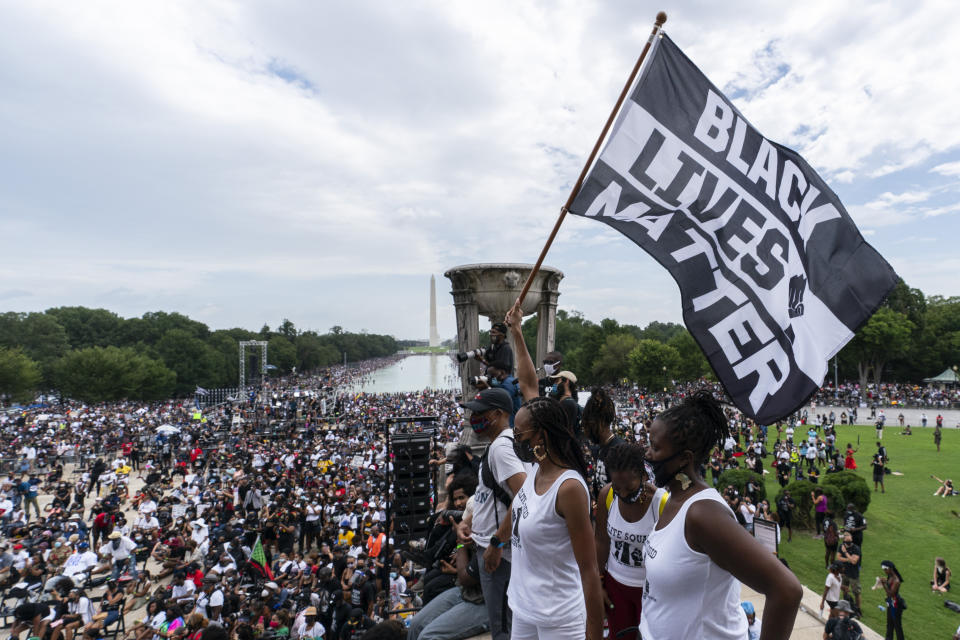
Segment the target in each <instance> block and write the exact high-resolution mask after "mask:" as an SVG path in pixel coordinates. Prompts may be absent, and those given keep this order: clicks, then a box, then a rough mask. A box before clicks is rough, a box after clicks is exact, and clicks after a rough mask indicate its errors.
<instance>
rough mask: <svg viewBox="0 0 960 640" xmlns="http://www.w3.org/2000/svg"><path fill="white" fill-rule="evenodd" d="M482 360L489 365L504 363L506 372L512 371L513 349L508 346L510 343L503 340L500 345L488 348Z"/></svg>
mask: <svg viewBox="0 0 960 640" xmlns="http://www.w3.org/2000/svg"><path fill="white" fill-rule="evenodd" d="M484 360H486V361H487V362H490V363H494V362H503V363H506V365H507V371H513V348H512V347H511V346H510V343H509V342H507V339H506V338H504V339H503V342H501V343H500V344H498V345H494V346H492V347H490V350H489V351H488V352H487V355H486V357H485V358H484Z"/></svg>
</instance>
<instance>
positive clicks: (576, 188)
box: [514, 11, 667, 307]
mask: <svg viewBox="0 0 960 640" xmlns="http://www.w3.org/2000/svg"><path fill="white" fill-rule="evenodd" d="M666 21H667V14H666V13H664V12H663V11H661V12H659V13H658V14H657V20H656V23H655V24H654V25H653V31H651V32H650V37H649V38H648V39H647V44H645V45H644V47H643V51H641V52H640V57H639V58H637V64H635V65H634V66H633V71H631V72H630V77H629V78H627V83H626V84H625V85H623V91H621V92H620V97H619V98H618V99H617V104H615V105H614V106H613V110H612V111H611V112H610V116H609V117H608V118H607V122H606V124H604V125H603V131H601V132H600V137H598V138H597V142H596V143H595V144H594V145H593V150H592V151H591V152H590V156H589V157H588V158H587V162H586V164H584V165H583V170H582V171H580V177H578V178H577V182H576V184H574V185H573V189H572V190H571V191H570V195H569V197H567V202H566V203H565V204H564V205H563V207H561V208H560V217H559V218H557V222H556V224H554V225H553V230H552V231H551V232H550V236H549V237H548V238H547V242H546V244H544V245H543V250H542V251H541V252H540V257H539V258H537V262H536V264H534V265H533V269H532V270H531V271H530V275H529V276H527V281H526V282H524V283H523V289H521V290H520V295H519V296H518V297H517V301H516V302H515V303H514V306H515V307H519V306H520V305H522V304H523V299H524V298H526V297H527V292H528V291H530V285H532V284H533V279H534V278H535V277H536V275H537V273H539V271H540V266H541V265H542V264H543V259H544V258H546V257H547V251H549V250H550V245H552V244H553V239H554V238H556V237H557V232H558V231H559V230H560V225H561V224H563V219H564V218H565V217H566V216H567V211H568V210H569V209H570V206H571V205H572V204H573V201H574V200H575V199H576V197H577V194H578V193H580V189H581V188H582V187H583V181H584V180H586V178H587V171H589V170H590V167H591V165H593V161H594V159H595V158H596V157H597V153H598V152H599V151H600V145H601V144H603V140H604V138H606V137H607V133H608V132H609V131H610V127H611V126H613V120H614V118H616V116H617V113H619V111H620V107H621V106H623V101H624V100H626V98H627V92H628V91H629V90H630V87H631V86H632V85H633V81H634V80H635V79H636V77H637V73H639V72H640V67H641V66H642V65H643V60H644V58H646V57H647V52H648V51H649V50H650V45H652V44H653V39H654V38H656V37H657V33H659V32H660V30H661V29H662V28H663V23H664V22H666Z"/></svg>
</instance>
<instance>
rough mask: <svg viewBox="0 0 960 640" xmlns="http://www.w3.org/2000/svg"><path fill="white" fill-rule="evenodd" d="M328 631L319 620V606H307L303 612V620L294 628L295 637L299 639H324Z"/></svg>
mask: <svg viewBox="0 0 960 640" xmlns="http://www.w3.org/2000/svg"><path fill="white" fill-rule="evenodd" d="M326 632H327V630H326V629H324V627H323V625H322V624H320V623H319V622H317V608H316V607H307V608H306V610H304V612H303V620H301V621H299V622H298V623H297V624H296V625H294V628H293V637H294V638H297V640H322V639H323V637H324V634H325V633H326Z"/></svg>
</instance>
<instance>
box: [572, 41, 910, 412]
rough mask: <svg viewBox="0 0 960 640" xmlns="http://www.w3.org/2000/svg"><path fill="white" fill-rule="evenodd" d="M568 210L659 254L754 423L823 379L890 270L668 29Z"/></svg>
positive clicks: (887, 285)
mask: <svg viewBox="0 0 960 640" xmlns="http://www.w3.org/2000/svg"><path fill="white" fill-rule="evenodd" d="M570 212H571V213H574V214H576V215H580V216H584V217H588V218H596V219H598V220H600V221H602V222H604V223H606V224H608V225H610V226H611V227H613V228H615V229H617V230H618V231H620V232H621V233H623V234H624V235H626V236H627V237H628V238H630V239H631V240H633V241H634V242H635V243H637V244H638V245H640V246H641V247H642V248H643V249H644V250H646V251H647V252H648V253H649V254H650V255H652V256H653V257H654V258H655V259H656V260H657V261H658V262H659V263H660V264H661V265H663V266H664V267H666V269H667V270H668V271H669V272H670V274H671V275H672V276H673V277H674V279H675V280H676V281H677V284H678V285H679V287H680V295H681V298H682V304H683V318H684V322H685V323H686V325H687V328H688V329H689V330H690V332H691V334H693V337H694V338H695V339H696V341H697V342H698V344H699V345H700V348H701V349H703V351H704V353H705V354H706V356H707V359H708V360H709V361H710V365H711V366H712V367H713V370H714V371H715V372H716V374H717V377H718V378H719V380H720V382H721V383H723V385H724V387H725V388H726V390H727V393H728V394H729V395H730V397H731V398H732V399H733V401H734V402H735V403H736V405H737V406H738V407H739V408H740V409H741V410H742V411H744V412H745V413H746V414H747V415H749V416H750V417H752V418H754V419H755V420H757V421H758V422H760V423H770V422H772V421H775V420H777V419H780V418H782V417H784V416H787V415H789V414H790V413H792V412H793V411H795V410H796V409H797V408H799V407H800V406H801V405H802V404H803V403H804V402H805V401H806V400H807V398H809V397H810V395H811V394H813V393H814V392H815V391H816V390H817V389H818V388H819V387H820V385H821V384H822V382H823V378H824V375H825V374H826V370H827V361H828V360H829V359H830V358H831V357H832V356H833V355H834V354H835V353H836V352H837V351H839V350H840V349H841V348H842V347H843V345H845V344H846V343H847V342H848V341H849V340H850V339H851V338H852V337H853V334H854V331H856V329H857V328H858V327H859V326H860V325H861V324H862V323H864V322H865V321H866V320H867V319H868V318H869V317H870V316H871V315H872V314H873V312H874V311H875V310H876V309H877V307H878V306H879V305H880V303H881V302H883V300H884V298H885V297H886V295H887V293H889V291H890V290H891V289H892V288H893V286H894V285H895V284H896V281H897V276H896V274H895V273H894V271H893V269H892V268H891V267H890V265H889V264H887V262H886V261H885V260H884V259H883V258H882V257H881V256H880V254H879V253H877V251H876V250H875V249H874V248H873V247H871V246H870V245H869V244H868V243H867V242H866V241H864V239H863V236H861V235H860V232H859V231H858V230H857V228H856V225H855V224H854V223H853V220H851V218H850V216H849V215H848V214H847V211H846V209H844V207H843V205H842V204H841V203H840V200H839V199H838V198H837V196H836V195H835V194H834V193H833V191H831V190H830V188H829V187H828V186H827V184H826V183H825V182H824V181H823V179H821V178H820V176H818V175H817V173H816V172H815V171H814V170H813V169H812V168H811V167H810V165H809V164H807V162H806V161H805V160H804V159H803V158H801V157H800V156H799V155H798V154H797V153H795V152H794V151H792V150H791V149H788V148H786V147H783V146H781V145H779V144H777V143H775V142H772V141H771V140H768V139H767V138H765V137H763V136H762V135H761V134H760V133H759V132H758V131H757V130H756V129H755V128H753V127H752V126H751V125H750V123H749V122H748V121H747V120H746V118H744V117H743V116H742V115H741V114H740V112H739V111H737V109H736V108H735V107H734V106H733V105H732V104H731V103H730V101H729V100H727V98H726V97H725V96H724V95H723V94H722V93H721V92H720V91H719V90H717V88H716V87H714V86H713V84H711V83H710V81H709V80H708V79H707V78H706V76H704V75H703V73H701V72H700V70H699V69H697V67H696V66H694V64H693V63H692V62H690V60H689V59H688V58H687V57H686V56H685V55H684V54H683V52H681V51H680V49H679V48H678V47H677V46H676V45H675V44H674V43H673V42H672V41H671V40H670V39H669V38H667V37H666V36H665V35H662V36H661V37H660V38H658V39H657V41H656V42H655V45H654V47H653V48H652V49H651V57H650V58H649V59H648V61H647V63H646V65H645V66H644V69H643V72H642V74H641V76H640V78H639V80H638V81H637V84H636V86H635V88H634V90H633V91H632V92H631V95H630V97H629V99H628V100H627V101H626V102H625V103H624V106H623V107H622V109H621V111H620V113H619V115H618V118H617V122H616V124H615V126H614V129H613V131H612V133H611V134H610V137H609V139H608V141H607V144H606V145H605V147H604V149H603V151H602V152H601V154H600V156H599V157H598V159H597V161H596V162H595V163H594V165H593V167H592V168H591V170H590V173H589V175H588V177H587V179H586V181H585V182H584V184H583V187H582V188H581V190H580V191H579V193H578V194H577V197H576V199H575V200H574V202H573V205H572V206H571V208H570Z"/></svg>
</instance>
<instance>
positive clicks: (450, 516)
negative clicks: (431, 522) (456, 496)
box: [440, 509, 463, 522]
mask: <svg viewBox="0 0 960 640" xmlns="http://www.w3.org/2000/svg"><path fill="white" fill-rule="evenodd" d="M440 518H445V519H447V520H452V521H453V522H460V521H461V520H463V511H462V510H457V509H444V510H443V511H441V512H440Z"/></svg>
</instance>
